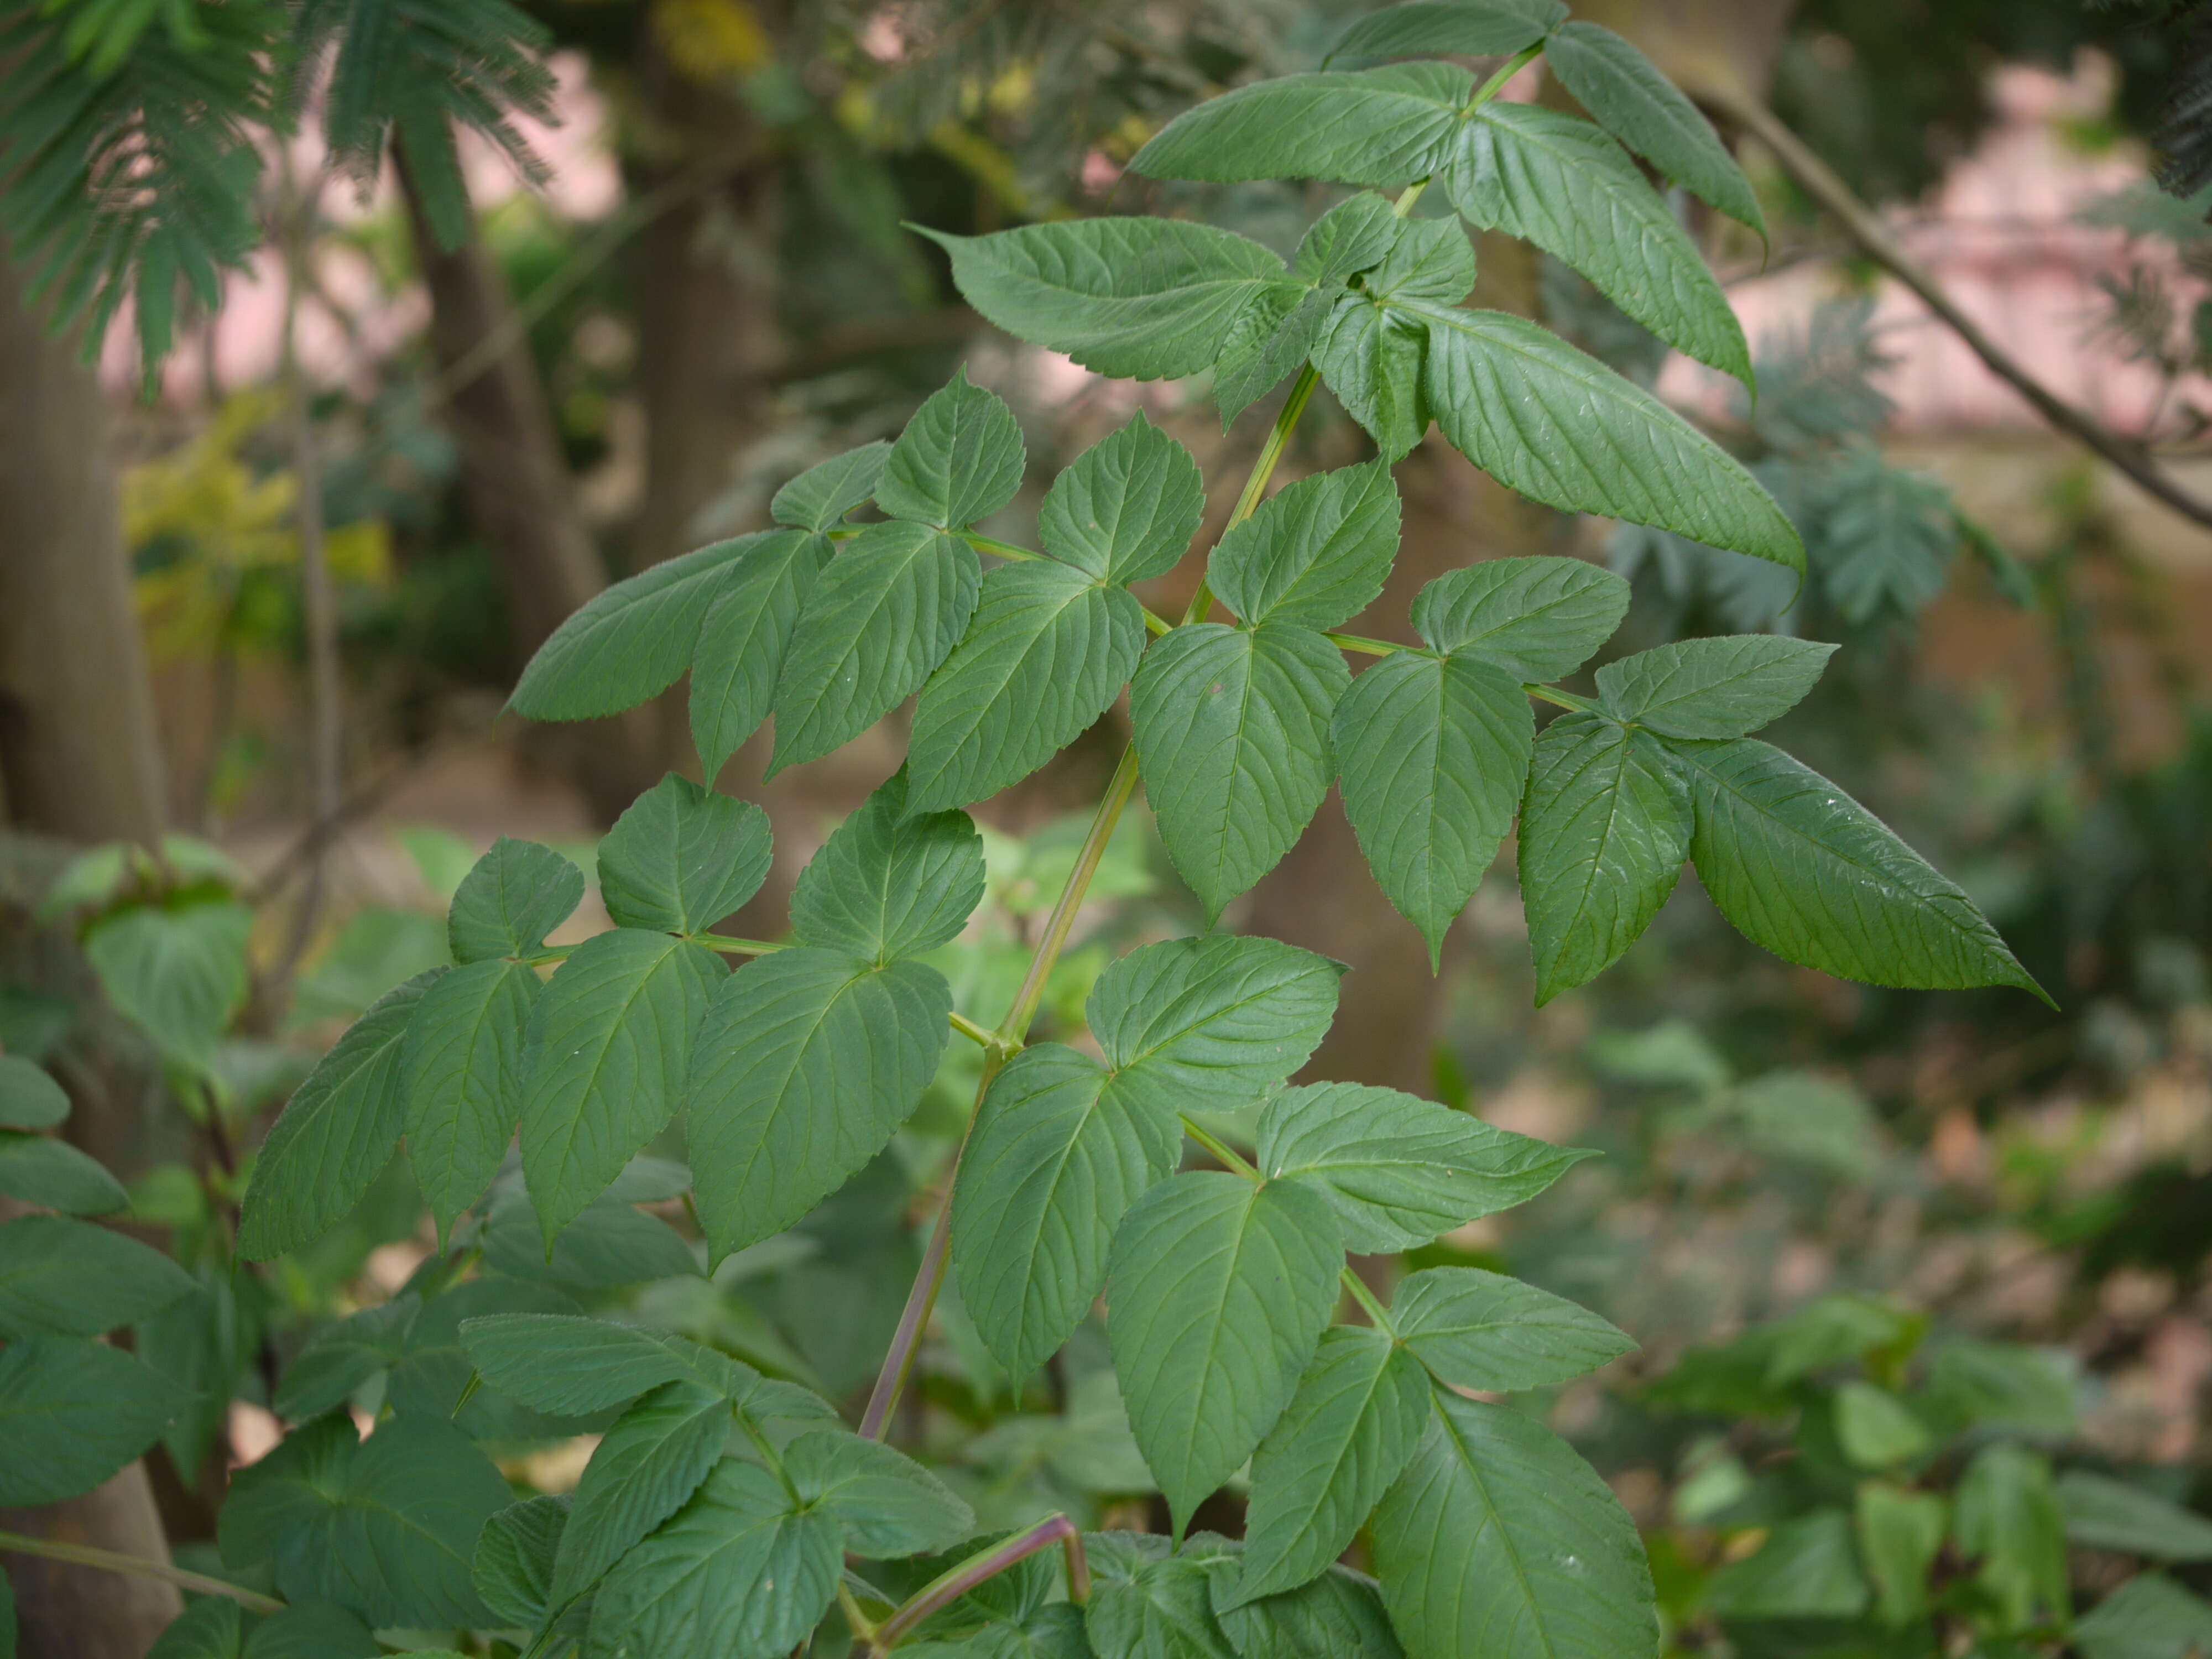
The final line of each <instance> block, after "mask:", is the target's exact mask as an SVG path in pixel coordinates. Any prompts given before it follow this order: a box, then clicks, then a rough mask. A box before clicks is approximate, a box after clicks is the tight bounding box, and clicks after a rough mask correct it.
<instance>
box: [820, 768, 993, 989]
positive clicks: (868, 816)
mask: <svg viewBox="0 0 2212 1659" xmlns="http://www.w3.org/2000/svg"><path fill="white" fill-rule="evenodd" d="M910 799H911V797H910V796H909V794H908V791H907V784H906V775H905V774H904V773H903V772H897V773H894V774H892V775H891V777H890V780H889V781H887V782H885V783H884V784H883V785H882V786H881V787H879V788H878V789H877V790H876V792H875V793H873V794H872V795H870V796H869V797H868V799H866V801H865V802H864V803H862V805H861V806H860V810H859V811H856V812H854V813H853V814H852V815H851V816H849V817H847V818H846V820H845V822H844V823H842V824H840V825H838V826H837V829H836V833H835V834H833V835H832V836H830V837H829V841H828V842H825V843H824V844H823V848H822V850H821V851H820V852H818V853H817V854H815V855H814V856H813V858H812V859H811V860H808V862H807V866H806V868H805V870H803V871H801V872H799V884H798V886H797V888H796V889H795V890H793V893H792V896H791V927H792V931H793V933H796V934H797V935H798V936H799V942H800V943H801V944H804V945H820V946H822V947H823V948H825V949H829V950H835V951H845V952H847V953H848V954H849V955H853V956H857V957H866V959H868V960H869V961H872V962H877V963H884V962H890V961H893V960H896V958H898V957H912V956H919V955H921V953H922V952H923V951H933V950H935V949H936V948H937V947H938V946H939V945H943V944H945V942H946V941H947V940H949V939H952V938H954V937H955V936H957V934H958V933H959V932H960V930H961V928H962V927H965V926H966V925H967V921H968V918H969V915H970V914H972V913H973V912H974V910H975V907H976V906H977V905H978V904H980V903H981V902H982V900H983V881H984V869H983V842H982V838H981V836H978V835H977V834H976V833H975V823H974V822H973V821H972V820H971V819H970V818H969V817H968V815H967V814H966V813H965V812H923V813H921V814H919V815H917V816H911V817H910V816H908V814H909V813H910V812H911V811H913V808H912V807H911V806H910V805H909V801H910Z"/></svg>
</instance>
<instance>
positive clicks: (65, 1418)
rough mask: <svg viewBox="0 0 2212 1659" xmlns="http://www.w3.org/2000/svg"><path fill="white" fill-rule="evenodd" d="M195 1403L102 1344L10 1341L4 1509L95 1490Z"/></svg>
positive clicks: (4, 1394) (3, 1369)
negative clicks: (10, 1505) (5, 1505)
mask: <svg viewBox="0 0 2212 1659" xmlns="http://www.w3.org/2000/svg"><path fill="white" fill-rule="evenodd" d="M190 1404H191V1401H190V1399H189V1398H188V1397H187V1396H186V1395H185V1394H183V1393H182V1392H181V1391H179V1389H178V1388H177V1385H176V1384H175V1383H172V1382H170V1381H169V1380H168V1378H167V1377H165V1376H162V1375H161V1373H160V1372H158V1371H156V1370H153V1369H152V1368H151V1367H150V1366H148V1365H144V1364H140V1363H139V1362H138V1361H137V1360H136V1359H133V1358H131V1356H130V1355H129V1354H127V1353H125V1352H123V1351H122V1350H121V1349H119V1348H112V1347H110V1346H107V1344H106V1343H105V1342H79V1341H73V1340H68V1339H66V1338H57V1337H40V1336H33V1337H22V1338H19V1339H18V1340H14V1341H11V1342H9V1344H8V1346H7V1347H6V1349H5V1350H0V1504H58V1503H60V1502H61V1501H62V1500H63V1499H64V1498H76V1497H77V1496H79V1495H81V1494H82V1493H84V1492H90V1491H91V1490H92V1489H93V1488H94V1486H98V1485H100V1482H101V1481H103V1480H106V1479H107V1478H108V1477H109V1476H110V1475H112V1474H114V1473H115V1472H116V1470H118V1469H119V1468H122V1467H123V1466H124V1465H125V1464H126V1463H128V1462H131V1459H133V1458H135V1457H137V1455H139V1453H141V1452H143V1451H144V1450H145V1449H146V1448H147V1447H149V1446H150V1445H152V1444H153V1443H154V1442H155V1439H156V1438H157V1437H159V1436H160V1434H161V1431H162V1430H163V1429H164V1428H166V1427H167V1425H169V1424H170V1423H171V1422H172V1421H173V1420H174V1419H176V1417H177V1415H178V1414H179V1413H180V1412H182V1411H184V1410H185V1408H186V1407H188V1406H189V1405H190Z"/></svg>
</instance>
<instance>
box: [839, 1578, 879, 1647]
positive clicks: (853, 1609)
mask: <svg viewBox="0 0 2212 1659" xmlns="http://www.w3.org/2000/svg"><path fill="white" fill-rule="evenodd" d="M837 1605H838V1607H841V1608H842V1609H843V1611H844V1614H845V1624H846V1626H847V1628H848V1629H849V1630H850V1631H851V1632H853V1639H854V1641H856V1642H866V1643H867V1644H869V1646H870V1647H874V1646H875V1644H876V1638H877V1636H878V1631H877V1629H876V1627H875V1626H873V1625H872V1624H870V1623H869V1622H868V1615H867V1614H866V1613H863V1612H861V1611H860V1603H859V1602H858V1601H854V1599H853V1591H852V1588H851V1586H849V1585H848V1584H847V1583H845V1581H844V1580H843V1579H842V1578H840V1579H839V1580H838V1581H837Z"/></svg>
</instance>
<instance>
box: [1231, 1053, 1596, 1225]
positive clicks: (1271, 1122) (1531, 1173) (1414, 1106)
mask: <svg viewBox="0 0 2212 1659" xmlns="http://www.w3.org/2000/svg"><path fill="white" fill-rule="evenodd" d="M1258 1152H1259V1165H1260V1170H1261V1173H1262V1174H1263V1175H1265V1176H1267V1177H1268V1178H1269V1179H1270V1180H1276V1179H1284V1180H1295V1181H1299V1182H1304V1183H1306V1184H1308V1185H1310V1186H1313V1187H1315V1188H1317V1189H1318V1190H1319V1191H1320V1192H1321V1193H1322V1195H1323V1196H1324V1197H1326V1198H1327V1199H1328V1201H1329V1203H1330V1205H1331V1206H1333V1207H1334V1209H1335V1211H1336V1218H1337V1225H1339V1226H1340V1228H1342V1229H1343V1232H1344V1242H1345V1243H1346V1246H1347V1247H1348V1248H1349V1249H1352V1250H1355V1251H1358V1252H1360V1253H1362V1254H1366V1255H1377V1254H1382V1253H1384V1252H1388V1251H1393V1250H1410V1249H1417V1248H1419V1246H1421V1245H1423V1244H1426V1243H1429V1242H1430V1240H1431V1239H1433V1238H1435V1237H1436V1236H1437V1234H1439V1233H1443V1232H1449V1231H1450V1230H1451V1229H1452V1228H1454V1227H1456V1226H1459V1225H1462V1224H1463V1223H1465V1222H1468V1221H1473V1220H1475V1219H1477V1218H1480V1217H1482V1216H1486V1215H1494V1214H1496V1213H1497V1212H1498V1211H1500V1210H1507V1209H1510V1208H1512V1207H1513V1206H1515V1205H1516V1204H1525V1203H1527V1202H1528V1200H1530V1199H1532V1198H1534V1197H1535V1196H1536V1194H1539V1193H1541V1192H1542V1191H1543V1190H1544V1189H1545V1188H1547V1187H1549V1186H1550V1185H1551V1184H1552V1183H1553V1182H1555V1181H1557V1180H1558V1179H1559V1177H1560V1176H1563V1175H1565V1173H1566V1172H1567V1171H1568V1170H1571V1169H1572V1168H1573V1167H1574V1166H1575V1165H1576V1164H1579V1163H1581V1162H1582V1160H1583V1159H1584V1158H1589V1157H1592V1156H1594V1154H1592V1153H1590V1152H1585V1151H1583V1149H1581V1148H1580V1147H1576V1146H1553V1145H1552V1144H1551V1143H1550V1142H1549V1141H1545V1140H1535V1139H1531V1138H1529V1137H1528V1136H1527V1135H1517V1134H1515V1133H1512V1132H1511V1131H1510V1130H1508V1129H1498V1128H1493V1127H1491V1126H1490V1125H1489V1124H1487V1123H1485V1122H1484V1121H1482V1120H1481V1119H1480V1118H1478V1117H1473V1116H1470V1115H1468V1114H1467V1113H1465V1112H1455V1111H1453V1110H1452V1109H1450V1108H1449V1107H1448V1106H1439V1105H1437V1103H1435V1102H1434V1101H1429V1100H1420V1099H1417V1098H1415V1097H1413V1096H1412V1095H1408V1094H1401V1093H1400V1092H1399V1091H1397V1090H1395V1089H1383V1088H1376V1087H1374V1086H1372V1085H1366V1084H1359V1083H1310V1084H1307V1085H1304V1087H1303V1088H1297V1089H1285V1091H1283V1092H1282V1093H1281V1094H1279V1095H1277V1096H1276V1097H1274V1098H1273V1100H1271V1101H1269V1102H1268V1103H1267V1109H1266V1110H1265V1111H1263V1112H1261V1114H1260V1124H1259V1148H1258Z"/></svg>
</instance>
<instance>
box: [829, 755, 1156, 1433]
mask: <svg viewBox="0 0 2212 1659" xmlns="http://www.w3.org/2000/svg"><path fill="white" fill-rule="evenodd" d="M1136 787H1137V751H1136V750H1134V749H1133V748H1132V749H1125V750H1122V751H1121V764H1120V765H1118V766H1116V767H1115V769H1114V777H1113V781H1111V782H1109V784H1108V785H1107V786H1106V798H1105V799H1103V800H1102V801H1100V802H1099V803H1098V811H1097V816H1095V817H1093V818H1092V819H1091V829H1090V833H1089V834H1087V835H1086V836H1084V838H1083V846H1082V848H1080V850H1079V851H1078V852H1077V854H1076V855H1075V867H1074V868H1073V870H1071V871H1069V872H1068V874H1067V881H1066V884H1065V885H1063V886H1062V887H1061V888H1060V897H1059V898H1058V899H1056V900H1055V901H1054V903H1053V907H1052V915H1050V916H1049V917H1048V919H1047V920H1046V922H1045V927H1044V936H1043V937H1042V939H1038V941H1037V947H1036V952H1035V953H1034V954H1033V955H1032V956H1031V957H1030V966H1029V971H1028V973H1026V974H1024V975H1023V976H1022V988H1021V989H1020V990H1019V991H1018V992H1017V993H1016V994H1015V996H1014V1003H1013V1006H1012V1007H1011V1008H1009V1009H1007V1010H1006V1018H1004V1019H1003V1020H1001V1021H1000V1022H999V1029H998V1030H997V1031H996V1032H995V1033H994V1034H993V1036H992V1038H991V1041H990V1042H989V1043H988V1044H987V1046H986V1047H985V1048H984V1050H983V1074H982V1076H981V1077H980V1078H979V1079H976V1083H975V1106H973V1107H971V1108H970V1109H969V1114H968V1124H969V1129H970V1130H971V1131H972V1130H973V1129H974V1127H975V1113H976V1111H977V1110H980V1109H981V1107H982V1104H983V1097H984V1096H985V1095H986V1094H987V1093H988V1092H989V1091H990V1088H991V1085H992V1084H993V1083H994V1081H996V1080H997V1079H998V1075H999V1073H1000V1071H1002V1070H1003V1069H1004V1068H1005V1066H1006V1061H1007V1060H1009V1059H1011V1058H1012V1055H1013V1054H1014V1053H1015V1051H1016V1050H1018V1049H1019V1048H1020V1047H1021V1046H1022V1038H1023V1037H1024V1036H1026V1035H1027V1034H1028V1031H1029V1028H1030V1020H1032V1019H1033V1018H1036V1009H1037V1004H1038V1003H1039V1002H1040V1001H1042V1000H1043V998H1044V987H1045V982H1046V981H1047V980H1048V979H1049V978H1050V977H1051V975H1052V969H1053V965H1054V963H1057V962H1058V961H1059V960H1060V949H1061V947H1062V946H1063V945H1066V943H1067V931H1068V929H1069V928H1070V927H1073V926H1074V925H1075V913H1076V912H1077V911H1078V910H1079V909H1080V908H1082V905H1083V895H1084V893H1085V890H1088V889H1089V887H1090V885H1091V877H1092V876H1093V875H1095V874H1096V873H1097V870H1098V861H1099V860H1101V859H1102V858H1103V857H1104V856H1105V855H1106V844H1107V843H1108V842H1110V841H1112V840H1113V838H1114V829H1115V825H1116V824H1118V823H1121V809H1122V808H1123V807H1125V806H1127V805H1128V804H1129V797H1130V796H1131V795H1132V794H1133V793H1135V790H1136ZM967 1150H968V1137H967V1135H965V1134H963V1135H962V1136H961V1138H960V1146H959V1148H958V1150H957V1151H956V1152H954V1153H953V1154H952V1167H951V1170H948V1171H947V1172H946V1175H945V1202H944V1203H943V1204H942V1205H940V1206H939V1207H938V1212H937V1219H936V1220H935V1221H934V1222H933V1223H932V1224H931V1225H930V1229H929V1243H927V1245H925V1246H923V1248H922V1253H921V1267H920V1268H919V1269H917V1270H916V1272H915V1279H914V1287H913V1288H912V1289H911V1290H909V1291H908V1292H907V1297H906V1306H905V1308H904V1309H902V1310H901V1311H900V1314H899V1322H898V1329H897V1331H896V1333H895V1334H893V1335H892V1338H891V1346H890V1352H889V1353H887V1354H885V1355H884V1364H883V1369H882V1370H879V1371H878V1372H877V1373H876V1386H875V1388H874V1389H873V1390H872V1392H871V1393H870V1394H869V1395H868V1408H867V1410H866V1413H863V1414H862V1416H861V1418H860V1432H861V1433H862V1434H865V1435H868V1436H871V1437H874V1438H878V1439H880V1438H882V1437H883V1436H884V1434H885V1433H886V1432H887V1431H888V1430H889V1426H890V1418H891V1413H892V1411H893V1410H894V1409H895V1408H896V1407H897V1405H898V1398H899V1395H900V1394H901V1393H902V1391H903V1390H904V1389H905V1388H906V1379H907V1376H908V1372H910V1371H911V1370H913V1369H914V1357H915V1351H916V1350H917V1349H919V1348H920V1347H921V1337H922V1333H923V1332H924V1331H926V1330H927V1329H928V1328H929V1316H930V1314H931V1312H932V1310H934V1309H935V1308H936V1306H937V1292H938V1291H939V1288H941V1287H942V1286H943V1285H944V1283H945V1263H946V1261H948V1260H949V1259H950V1257H951V1249H952V1179H953V1177H954V1176H957V1175H958V1174H959V1173H960V1159H961V1156H962V1154H963V1153H964V1152H967Z"/></svg>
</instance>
